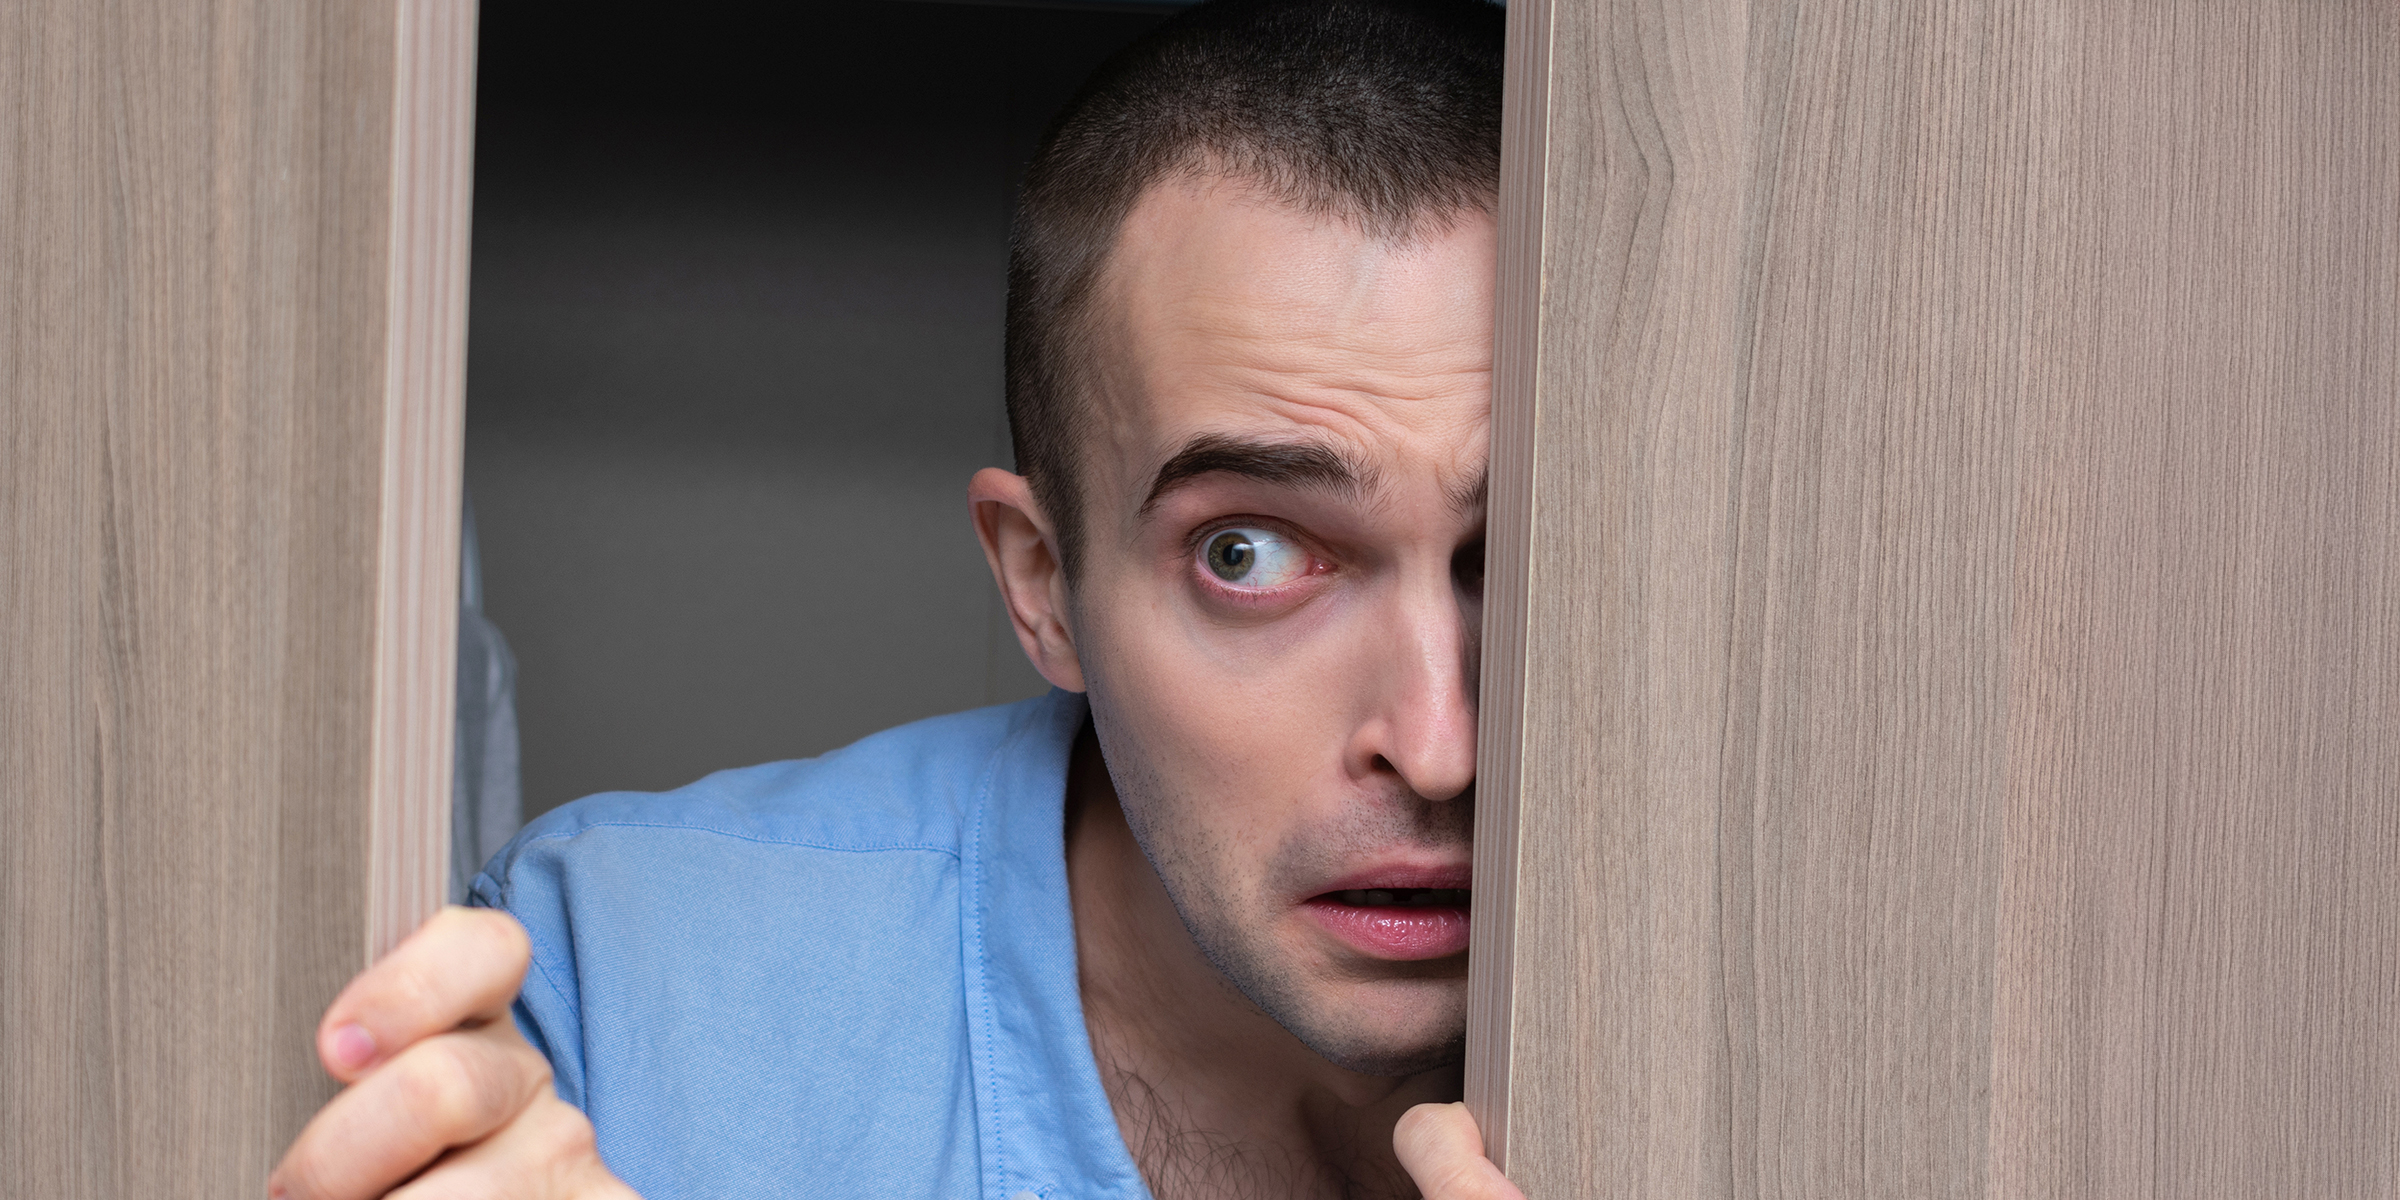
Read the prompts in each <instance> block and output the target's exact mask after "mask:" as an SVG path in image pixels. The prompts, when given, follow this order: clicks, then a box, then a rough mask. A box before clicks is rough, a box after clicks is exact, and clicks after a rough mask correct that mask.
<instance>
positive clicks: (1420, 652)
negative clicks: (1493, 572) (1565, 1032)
mask: <svg viewBox="0 0 2400 1200" xmlns="http://www.w3.org/2000/svg"><path fill="white" fill-rule="evenodd" d="M1494 243H1495V236H1494V226H1493V222H1492V219H1491V218H1490V217H1489V216H1488V215H1485V214H1481V213H1462V214H1458V215H1457V216H1456V217H1455V218H1454V219H1453V220H1452V221H1451V223H1450V225H1449V227H1448V228H1447V229H1446V230H1445V229H1442V228H1438V227H1437V228H1431V229H1428V230H1426V231H1424V232H1423V233H1421V234H1420V235H1418V236H1417V237H1416V238H1414V239H1412V240H1410V241H1407V242H1405V243H1396V242H1391V241H1383V240H1377V239H1374V238H1371V237H1368V236H1367V235H1365V234H1363V233H1361V232H1360V231H1358V230H1357V229H1355V228H1353V227H1352V226H1351V225H1349V224H1348V223H1347V222H1345V221H1343V220H1340V219H1338V218H1334V217H1329V216H1316V215H1311V214H1308V213H1304V212H1301V211H1299V210H1296V209H1294V208H1291V207H1289V206H1286V205H1284V204H1281V203H1278V202H1276V201H1274V200H1271V199H1267V198H1265V197H1263V196H1261V195H1260V194H1259V193H1257V192H1256V191H1254V190H1252V189H1251V188H1249V187H1247V186H1245V185H1244V184H1242V183H1240V182H1238V181H1233V180H1226V179H1209V180H1195V181H1188V182H1183V183H1171V184H1165V185H1161V186H1159V187H1156V188H1153V189H1152V190H1151V191H1150V193H1148V194H1147V195H1146V196H1145V197H1144V198H1143V199H1142V201H1141V202H1140V203H1139V204H1138V205H1137V206H1136V207H1135V209H1134V211H1133V212H1132V213H1131V214H1130V215H1129V217H1128V218H1127V221H1126V224H1125V227H1124V230H1123V233H1122V235H1121V240H1120V242H1119V243H1118V246H1117V249H1116V251H1115V253H1114V255H1113V257H1112V258H1111V260H1110V264H1109V269H1108V272H1107V274H1106V276H1105V277H1104V279H1103V290H1102V293H1101V295H1100V297H1099V304H1098V305H1097V308H1096V311H1098V312H1100V313H1101V314H1103V316H1102V318H1101V321H1100V325H1099V339H1098V345H1097V347H1096V349H1097V351H1098V353H1097V361H1096V362H1095V364H1094V367H1095V372H1096V373H1095V376H1094V378H1095V380H1096V383H1097V386H1096V387H1095V389H1094V390H1095V391H1096V392H1097V393H1098V395H1097V396H1096V397H1095V406H1096V412H1095V417H1096V420H1095V421H1094V423H1093V427H1092V428H1091V429H1089V430H1086V431H1083V435H1084V439H1085V440H1084V441H1083V442H1082V444H1081V451H1082V458H1081V461H1080V464H1079V467H1080V469H1081V471H1082V479H1083V481H1084V489H1085V514H1084V516H1085V529H1086V540H1085V550H1084V556H1083V562H1082V569H1081V574H1080V577H1079V578H1078V579H1077V581H1076V584H1075V588H1074V600H1073V612H1074V616H1073V621H1072V624H1073V633H1074V641H1075V652H1076V657H1077V659H1078V660H1079V661H1080V663H1081V666H1082V670H1083V676H1084V681H1085V684H1086V687H1087V688H1088V690H1089V693H1090V696H1091V703H1092V713H1093V720H1094V725H1095V728H1096V730H1097V732H1098V734H1099V738H1100V743H1101V747H1102V750H1103V753H1104V755H1105V757H1106V759H1107V761H1108V766H1109V774H1110V776H1111V778H1112V779H1113V780H1114V782H1115V784H1116V787H1117V790H1118V794H1119V797H1120V799H1121V801H1122V802H1123V804H1124V807H1125V812H1126V816H1127V818H1128V820H1129V822H1130V823H1131V825H1132V827H1133V829H1134V832H1135V834H1136V836H1137V837H1138V838H1139V839H1140V841H1141V844H1142V848H1143V850H1144V852H1145V853H1146V854H1147V855H1148V856H1149V858H1150V861H1151V862H1152V864H1153V865H1154V866H1156V868H1157V869H1158V872H1159V874H1160V876H1161V878H1162V879H1163V880H1164V881H1165V883H1166V886H1167V890H1168V892H1169V894H1170V895H1171V896H1172V897H1173V898H1174V900H1175V904H1176V907H1177V909H1178V910H1179V911H1180V912H1181V914H1182V916H1183V919H1184V923H1185V924H1186V925H1187V926H1188V927H1189V929H1190V930H1191V933H1192V935H1193V936H1194V938H1195V939H1196V940H1197V941H1198V942H1199V944H1200V946H1201V948H1202V949H1203V950H1204V951H1205V952H1206V953H1207V954H1208V956H1209V958H1210V959H1211V960H1212V961H1213V962H1214V963H1215V964H1216V965H1217V966H1218V968H1219V969H1220V970H1222V971H1224V972H1225V974H1226V975H1227V976H1229V977H1230V978H1231V979H1232V980H1233V981H1234V983H1235V984H1236V985H1238V986H1239V987H1240V988H1241V989H1242V991H1243V992H1244V993H1245V994H1246V995H1248V996H1249V997H1250V998H1251V1000H1253V1001H1254V1002H1256V1003H1257V1004H1258V1005H1259V1006H1260V1007H1262V1008H1264V1009H1265V1010H1266V1011H1267V1012H1268V1013H1269V1014H1270V1015H1272V1016H1273V1017H1274V1018H1275V1019H1276V1020H1277V1021H1278V1022H1280V1023H1281V1024H1282V1025H1283V1026H1284V1027H1285V1028H1286V1029H1288V1030H1290V1031H1291V1032H1292V1033H1293V1034H1295V1035H1296V1036H1298V1037H1299V1038H1300V1039H1301V1040H1302V1041H1303V1042H1305V1043H1307V1044H1308V1045H1309V1046H1310V1047H1311V1048H1313V1049H1315V1050H1316V1051H1317V1052H1318V1053H1320V1054H1322V1055H1324V1056H1325V1057H1326V1058H1328V1059H1331V1060H1332V1061H1334V1062H1335V1063H1338V1064H1340V1065H1342V1066H1345V1067H1348V1068H1350V1069H1353V1070H1358V1071H1364V1072H1368V1073H1373V1074H1385V1075H1398V1074H1408V1073H1413V1072H1416V1071H1420V1070H1424V1069H1427V1068H1430V1067H1433V1066H1437V1065H1441V1064H1442V1063H1445V1062H1448V1061H1452V1060H1454V1059H1455V1058H1456V1056H1457V1054H1458V1046H1459V1040H1460V1038H1461V1036H1462V1034H1463V1031H1464V1029H1465V1015H1466V987H1465V980H1466V934H1467V907H1466V904H1465V902H1464V901H1465V896H1464V892H1463V889H1465V888H1466V887H1467V886H1468V861H1469V834H1470V829H1471V826H1472V812H1473V809H1472V795H1473V793H1472V786H1473V781H1474V772H1475V763H1474V754H1475V682H1476V658H1477V650H1478V647H1477V639H1478V629H1479V622H1480V615H1479V613H1480V602H1481V600H1480V596H1481V588H1482V543H1483V478H1484V461H1485V449H1486V441H1487V432H1488V425H1489V416H1490V409H1491V329H1492V312H1491V297H1492V282H1493V269H1494V257H1493V256H1494Z"/></svg>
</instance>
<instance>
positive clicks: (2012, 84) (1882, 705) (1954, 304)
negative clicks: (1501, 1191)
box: [1469, 0, 2400, 1200]
mask: <svg viewBox="0 0 2400 1200" xmlns="http://www.w3.org/2000/svg"><path fill="white" fill-rule="evenodd" d="M1509 15H1510V38H1511V45H1510V54H1511V59H1510V72H1511V78H1510V83H1509V86H1510V93H1509V106H1510V107H1509V112H1508V143H1507V156H1506V165H1505V168H1504V169H1505V171H1506V183H1505V195H1504V202H1503V209H1504V212H1503V222H1502V238H1503V251H1502V257H1503V266H1502V282H1501V288H1502V293H1501V303H1500V309H1501V314H1502V316H1501V328H1500V343H1499V356H1500V357H1499V362H1498V366H1499V374H1498V384H1497V387H1498V399H1497V402H1496V403H1497V410H1496V413H1495V422H1494V425H1495V434H1494V436H1495V449H1494V475H1493V490H1492V494H1493V518H1492V520H1493V531H1492V537H1491V566H1490V574H1489V580H1490V582H1489V585H1488V586H1489V589H1490V592H1489V607H1488V610H1487V618H1486V620H1487V627H1486V659H1485V662H1486V664H1487V665H1486V675H1485V680H1484V685H1483V686H1484V691H1483V720H1484V730H1483V743H1482V772H1481V776H1482V778H1481V788H1482V796H1483V803H1482V806H1481V815H1480V817H1479V820H1480V822H1481V823H1480V825H1479V828H1478V835H1477V836H1478V843H1477V845H1478V849H1477V854H1478V860H1477V865H1476V877H1477V885H1478V886H1477V904H1476V921H1477V932H1476V937H1477V943H1476V951H1475V960H1474V978H1473V984H1472V986H1473V990H1474V997H1475V999H1474V1011H1473V1014H1472V1033H1471V1036H1470V1048H1469V1055H1470V1057H1469V1096H1470V1103H1471V1104H1472V1105H1473V1106H1474V1107H1475V1108H1476V1109H1477V1111H1478V1113H1479V1116H1480V1117H1481V1119H1482V1121H1483V1123H1484V1125H1485V1127H1486V1129H1487V1132H1488V1133H1489V1135H1490V1138H1491V1141H1492V1143H1493V1146H1494V1149H1495V1152H1496V1153H1497V1154H1499V1155H1500V1156H1501V1157H1502V1158H1503V1160H1504V1163H1505V1166H1506V1168H1507V1169H1508V1171H1509V1173H1510V1174H1511V1175H1512V1177H1514V1178H1516V1179H1518V1180H1519V1181H1520V1182H1521V1184H1522V1185H1523V1186H1524V1187H1525V1189H1526V1191H1527V1193H1528V1194H1529V1195H1530V1196H1533V1197H1535V1198H1536V1200H1540V1198H1543V1197H1567V1196H1609V1197H1617V1198H1620V1200H1632V1198H1637V1197H1645V1196H1656V1197H1669V1196H1672V1197H1694V1196H1756V1197H1780V1196H1841V1197H1882V1196H1889V1197H1911V1198H1922V1197H1941V1196H1969V1195H1973V1196H1984V1195H1990V1196H2006V1197H2070V1196H2073V1197H2107V1198H2110V1200H2121V1198H2134V1197H2192V1196H2245V1197H2248V1196H2260V1197H2263V1196H2312V1197H2336V1196H2392V1195H2394V1194H2396V1191H2400V1183H2396V1182H2395V1181H2396V1180H2400V6H2394V5H2392V4H2389V3H2384V2H2382V0H2328V2H2325V3H2309V4H2288V3H2269V2H2266V0H2200V2H2191V3H2174V2H2168V0H1952V2H1933V0H1902V2H1899V3H1891V4H1862V5H1827V4H1808V3H1800V2H1799V0H1763V2H1759V3H1738V2H1733V0H1674V2H1673V3H1663V2H1656V0H1623V2H1617V0H1595V2H1589V3H1570V2H1567V0H1523V2H1520V3H1516V4H1512V5H1511V8H1510V14H1509Z"/></svg>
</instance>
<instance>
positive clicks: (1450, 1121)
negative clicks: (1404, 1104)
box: [1392, 1104, 1525, 1200]
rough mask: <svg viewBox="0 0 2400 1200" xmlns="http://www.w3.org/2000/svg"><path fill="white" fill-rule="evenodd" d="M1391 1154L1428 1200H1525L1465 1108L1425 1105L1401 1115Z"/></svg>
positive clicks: (1460, 1106) (1460, 1105) (1523, 1194)
mask: <svg viewBox="0 0 2400 1200" xmlns="http://www.w3.org/2000/svg"><path fill="white" fill-rule="evenodd" d="M1392 1149H1393V1150H1394V1151H1396V1152H1398V1153H1399V1155H1400V1165H1401V1166H1403V1167H1406V1168H1408V1177H1409V1178H1410V1179H1413V1180H1416V1181H1417V1190H1418V1191H1419V1192H1422V1193H1424V1196H1425V1200H1525V1193H1523V1192H1520V1191H1518V1190H1517V1185H1515V1184H1513V1183H1510V1182H1509V1181H1508V1177H1507V1176H1505V1175H1502V1174H1501V1173H1500V1168H1498V1167H1495V1166H1493V1165H1492V1160H1490V1159H1488V1158H1485V1157H1484V1156H1483V1133H1482V1131H1480V1130H1478V1129H1476V1128H1475V1118H1473V1117H1471V1116H1468V1115H1467V1106H1466V1105H1464V1104H1420V1105H1418V1106H1416V1107H1415V1108H1412V1109H1410V1110H1408V1111H1407V1112H1405V1113H1402V1114H1400V1124H1399V1125H1398V1126H1397V1127H1395V1128H1394V1129H1393V1130H1392Z"/></svg>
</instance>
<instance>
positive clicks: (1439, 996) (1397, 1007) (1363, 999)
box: [1252, 979, 1467, 1077]
mask: <svg viewBox="0 0 2400 1200" xmlns="http://www.w3.org/2000/svg"><path fill="white" fill-rule="evenodd" d="M1297 990H1298V991H1299V993H1300V994H1297V995H1294V994H1288V993H1287V994H1284V995H1274V996H1268V997H1260V996H1253V997H1252V1000H1253V1001H1254V1002H1257V1003H1258V1004H1259V1005H1260V1007H1262V1008H1264V1009H1266V1011H1267V1014H1268V1015H1269V1016H1272V1017H1274V1018H1275V1021H1276V1023H1277V1024H1279V1025H1282V1026H1283V1027H1284V1029H1285V1030H1287V1031H1289V1032H1290V1033H1291V1035H1292V1036H1293V1037H1296V1038H1298V1039H1300V1042H1301V1044H1303V1045H1305V1046H1307V1047H1308V1048H1309V1049H1311V1050H1314V1051H1316V1052H1317V1054H1318V1055H1320V1056H1322V1057H1323V1058H1324V1059H1325V1060H1326V1061H1327V1062H1330V1063H1332V1064H1333V1065H1335V1066H1337V1067H1340V1068H1342V1069H1343V1070H1345V1071H1354V1072H1356V1073H1358V1074H1360V1075H1376V1076H1383V1077H1401V1076H1408V1075H1421V1074H1423V1073H1425V1072H1427V1071H1433V1070H1438V1069H1440V1068H1443V1067H1448V1066H1453V1065H1456V1064H1457V1063H1458V1062H1459V1061H1460V1060H1461V1059H1463V1058H1464V1057H1465V1056H1466V1041H1467V987H1466V981H1465V980H1464V979H1387V980H1376V981H1372V982H1366V981H1344V982H1340V983H1330V984H1328V983H1319V984H1317V985H1315V986H1313V987H1308V986H1304V987H1303V988H1301V989H1297Z"/></svg>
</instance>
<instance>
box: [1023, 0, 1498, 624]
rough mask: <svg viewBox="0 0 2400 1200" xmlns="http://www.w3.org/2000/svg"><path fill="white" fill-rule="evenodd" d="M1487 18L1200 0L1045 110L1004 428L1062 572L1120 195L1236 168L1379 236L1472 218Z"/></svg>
mask: <svg viewBox="0 0 2400 1200" xmlns="http://www.w3.org/2000/svg"><path fill="white" fill-rule="evenodd" d="M1503 15H1504V14H1503V11H1502V10H1501V9H1500V8H1499V7H1498V6H1496V5H1493V4H1491V3H1488V2H1487V0H1212V2H1211V3H1206V4H1202V5H1199V6H1197V7H1195V8H1192V9H1189V10H1187V11H1185V12H1183V13H1181V14H1179V15H1178V16H1176V17H1175V18H1173V19H1171V20H1169V21H1167V22H1165V23H1163V24H1161V25H1160V26H1159V27H1158V28H1157V29H1155V30H1153V31H1152V32H1151V33H1149V34H1148V35H1146V36H1145V37H1143V38H1142V39H1141V40H1140V41H1137V42H1135V43H1134V44H1132V45H1130V46H1128V47H1126V48H1125V49H1123V50H1121V51H1118V52H1117V54H1116V55H1115V56H1113V57H1111V58H1110V59H1109V60H1108V61H1107V62H1106V63H1104V64H1102V66H1101V68H1100V70H1099V71H1098V73H1096V74H1095V75H1093V77H1092V79H1091V80H1090V82H1088V83H1086V84H1085V85H1084V87H1083V90H1082V91H1081V92H1079V93H1078V94H1077V95H1076V97H1075V99H1074V100H1073V101H1072V102H1071V103H1069V104H1068V106H1067V108H1066V111H1065V112H1064V113H1062V114H1060V116H1059V118H1058V120H1057V122H1056V123H1055V124H1053V125H1052V126H1051V128H1050V132H1049V134H1048V135H1047V136H1046V137H1044V138H1043V140H1042V144H1041V148H1040V149H1039V150H1038V151H1037V152H1036V153H1035V155H1034V159H1033V163H1032V165H1031V167H1030V168H1029V169H1028V170H1027V173H1026V178H1025V186H1024V190H1023V192H1022V193H1021V195H1020V196H1019V200H1018V205H1017V217H1016V229H1015V232H1014V236H1013V238H1012V240H1011V246H1010V253H1009V267H1008V426H1009V434H1010V437H1011V439H1012V440H1013V441H1014V442H1015V445H1016V457H1017V470H1018V471H1019V472H1020V473H1022V474H1023V475H1024V476H1025V477H1026V478H1027V480H1028V481H1029V482H1030V483H1031V485H1032V488H1033V493H1034V497H1035V498H1036V499H1037V500H1038V501H1039V502H1040V503H1041V505H1042V507H1043V509H1044V510H1045V511H1046V512H1047V513H1048V514H1049V517H1050V520H1051V522H1052V524H1053V525H1054V526H1055V527H1056V530H1057V534H1058V539H1059V542H1060V546H1059V553H1060V556H1061V557H1062V559H1063V560H1064V561H1063V562H1062V564H1061V565H1062V566H1063V567H1064V568H1065V570H1066V571H1067V573H1068V576H1069V577H1070V578H1073V577H1074V576H1075V574H1076V573H1077V561H1078V559H1079V558H1080V554H1081V546H1082V533H1083V529H1082V524H1083V522H1082V515H1083V514H1082V509H1081V504H1082V488H1081V487H1080V486H1079V484H1078V481H1077V477H1076V472H1077V469H1078V464H1077V462H1076V459H1077V443H1078V441H1079V440H1080V439H1079V438H1078V436H1077V432H1076V431H1077V430H1078V429H1079V428H1080V427H1081V426H1082V425H1083V424H1084V423H1085V419H1086V418H1087V416H1088V412H1089V407H1090V405H1089V400H1088V396H1087V394H1086V392H1085V388H1086V386H1087V379H1088V373H1087V371H1086V369H1085V365H1084V360H1085V358H1086V357H1087V356H1088V354H1089V352H1090V348H1091V338H1090V336H1089V334H1090V325H1091V316H1092V313H1091V312H1090V303H1091V299H1092V293H1093V292H1094V290H1095V287H1096V285H1097V283H1098V279H1099V276H1100V273H1101V270H1102V268H1103V267H1104V266H1105V264H1106V261H1107V258H1108V252H1109V250H1110V249H1111V248H1112V247H1113V246H1114V245H1115V244H1116V239H1117V233H1118V230H1119V229H1120V227H1122V226H1123V224H1124V221H1125V216H1126V214H1127V213H1128V212H1129V211H1131V209H1132V208H1133V205H1134V203H1135V201H1136V200H1137V199H1139V198H1140V196H1141V195H1142V193H1144V192H1145V191H1147V190H1148V189H1149V188H1150V187H1151V186H1152V185H1153V184H1156V183H1158V182H1160V181H1161V180H1163V179H1167V178H1169V177H1172V176H1176V175H1179V174H1186V173H1189V174H1195V175H1197V174H1220V175H1229V176H1237V177H1240V178H1242V179H1244V180H1247V181H1250V182H1252V183H1254V184H1255V185H1257V186H1259V187H1261V188H1263V189H1264V190H1266V191H1267V192H1268V194H1270V195H1274V196H1276V197H1278V198H1280V199H1283V200H1286V201H1289V202H1290V203H1292V204H1295V205H1297V206H1299V207H1301V208H1303V209H1306V210H1309V211H1314V212H1328V213H1335V214H1338V215H1340V216H1341V217H1343V218H1344V219H1346V220H1349V221H1352V222H1354V223H1356V224H1357V225H1358V226H1359V227H1360V228H1362V229H1364V230H1365V231H1367V232H1368V233H1369V234H1371V235H1373V236H1378V237H1391V238H1404V237H1407V236H1409V235H1410V234H1412V233H1414V232H1416V231H1418V230H1419V229H1421V228H1422V227H1424V226H1425V225H1426V224H1428V222H1439V221H1442V220H1444V219H1445V218H1448V217H1450V216H1453V215H1455V214H1457V213H1459V212H1462V211H1466V210H1472V209H1480V210H1489V209H1491V208H1492V207H1493V206H1494V205H1495V203H1496V201H1497V197H1498V193H1499V187H1500V66H1501V57H1502V51H1501V46H1502V22H1503Z"/></svg>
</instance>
